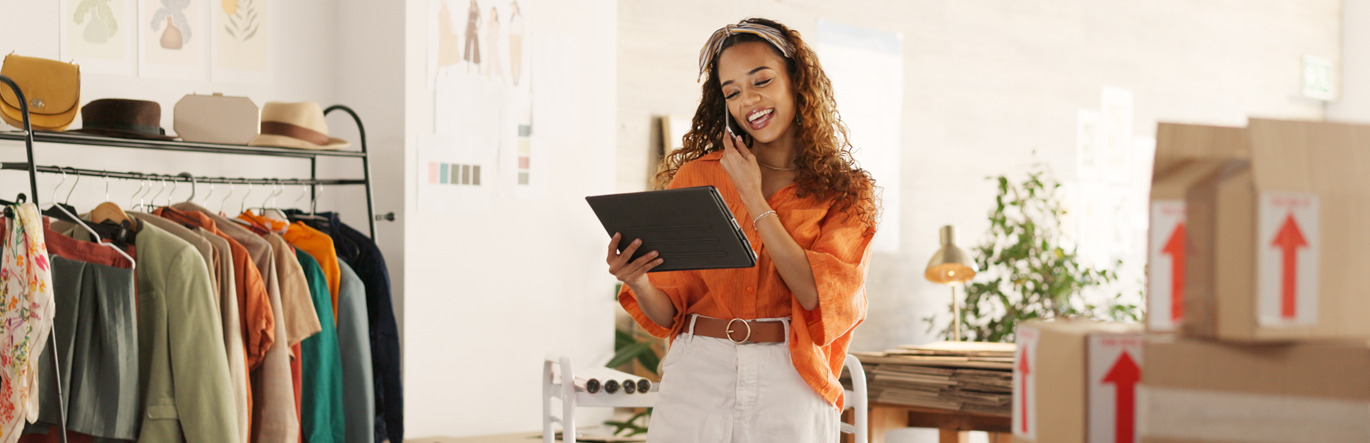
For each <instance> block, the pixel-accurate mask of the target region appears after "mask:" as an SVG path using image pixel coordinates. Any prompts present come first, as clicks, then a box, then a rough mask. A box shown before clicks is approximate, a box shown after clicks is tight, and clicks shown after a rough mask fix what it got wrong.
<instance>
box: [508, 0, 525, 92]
mask: <svg viewBox="0 0 1370 443" xmlns="http://www.w3.org/2000/svg"><path fill="white" fill-rule="evenodd" d="M509 10H510V12H509V76H510V77H512V78H513V83H514V86H518V85H519V77H520V76H522V75H523V11H521V10H520V9H519V2H512V3H509Z"/></svg>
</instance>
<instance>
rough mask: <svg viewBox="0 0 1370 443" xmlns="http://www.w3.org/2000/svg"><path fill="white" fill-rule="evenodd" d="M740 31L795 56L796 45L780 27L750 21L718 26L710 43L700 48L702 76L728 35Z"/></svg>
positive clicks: (787, 55) (700, 71)
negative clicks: (792, 43)
mask: <svg viewBox="0 0 1370 443" xmlns="http://www.w3.org/2000/svg"><path fill="white" fill-rule="evenodd" d="M739 33H745V34H752V35H755V36H757V37H761V38H763V39H765V40H766V41H767V42H770V44H771V46H775V48H776V49H779V50H780V54H781V55H784V56H785V58H793V54H794V45H791V44H790V41H789V40H787V39H785V34H783V33H781V32H780V30H779V29H775V28H772V27H770V26H766V25H762V24H757V23H748V22H742V23H738V24H736V25H726V26H724V27H722V28H718V30H717V31H714V35H712V36H709V41H708V43H705V44H704V47H703V48H701V49H700V50H699V76H700V77H703V76H704V71H705V70H707V69H709V63H710V62H712V61H713V59H714V57H718V53H719V52H722V51H723V41H724V40H727V39H728V37H732V36H733V35H735V34H739Z"/></svg>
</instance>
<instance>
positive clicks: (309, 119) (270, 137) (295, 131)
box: [247, 102, 349, 150]
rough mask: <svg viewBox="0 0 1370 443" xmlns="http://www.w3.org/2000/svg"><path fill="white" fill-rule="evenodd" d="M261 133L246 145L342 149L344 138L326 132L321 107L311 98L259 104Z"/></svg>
mask: <svg viewBox="0 0 1370 443" xmlns="http://www.w3.org/2000/svg"><path fill="white" fill-rule="evenodd" d="M261 129H262V133H261V134H259V135H257V136H256V137H254V138H253V139H252V141H249V142H247V144H248V145H249V146H276V147H282V148H296V149H329V150H331V149H342V148H345V147H347V146H348V145H349V144H348V143H347V141H346V140H342V139H338V138H333V137H329V136H328V123H326V122H324V118H323V109H321V108H319V104H318V103H315V102H301V103H282V102H267V103H266V105H264V106H262V128H261Z"/></svg>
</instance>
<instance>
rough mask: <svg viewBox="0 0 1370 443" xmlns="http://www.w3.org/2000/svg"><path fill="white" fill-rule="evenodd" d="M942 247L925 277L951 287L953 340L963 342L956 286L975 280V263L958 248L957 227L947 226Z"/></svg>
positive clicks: (929, 264)
mask: <svg viewBox="0 0 1370 443" xmlns="http://www.w3.org/2000/svg"><path fill="white" fill-rule="evenodd" d="M941 237H942V247H941V248H940V249H938V250H937V253H936V254H933V255H932V260H928V268H927V270H926V271H924V272H923V276H924V277H925V278H927V279H928V281H930V282H933V283H939V284H944V285H948V286H951V315H952V320H951V321H952V329H951V333H952V340H953V341H961V308H960V305H959V303H958V301H957V299H956V286H957V285H959V284H962V283H965V282H967V281H970V279H972V278H975V273H976V272H977V271H976V269H975V262H974V261H973V260H971V259H970V256H968V255H966V252H965V251H962V250H961V248H960V247H958V246H956V227H954V226H951V225H947V226H943V227H942V231H941Z"/></svg>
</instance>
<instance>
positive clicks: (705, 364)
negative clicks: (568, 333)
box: [647, 316, 841, 443]
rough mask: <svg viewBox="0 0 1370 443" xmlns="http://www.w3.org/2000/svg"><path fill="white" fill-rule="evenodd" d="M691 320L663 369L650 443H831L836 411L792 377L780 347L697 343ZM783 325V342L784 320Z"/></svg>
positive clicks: (704, 339) (715, 341) (783, 345)
mask: <svg viewBox="0 0 1370 443" xmlns="http://www.w3.org/2000/svg"><path fill="white" fill-rule="evenodd" d="M694 318H695V317H694V316H689V317H687V319H686V321H689V322H690V323H689V324H688V325H687V327H686V329H685V331H684V332H682V333H681V334H680V336H679V337H676V339H675V342H674V343H673V344H672V345H671V349H670V350H669V351H667V353H666V358H665V360H664V361H663V362H662V378H661V393H660V397H659V399H658V400H657V405H656V409H655V410H653V411H652V419H651V423H650V425H649V426H648V433H647V441H648V442H649V443H672V442H681V443H719V442H732V443H742V442H746V443H752V442H777V443H780V442H784V443H808V442H813V443H832V442H836V441H838V432H839V429H840V428H839V426H841V424H840V422H839V420H840V418H839V415H838V412H837V408H835V407H833V406H832V405H830V404H828V402H827V401H826V400H824V399H823V397H820V396H819V395H818V393H817V392H815V391H814V390H813V388H811V387H809V385H808V383H805V382H804V379H803V378H800V377H799V372H797V371H795V369H794V364H793V363H791V362H790V348H789V346H788V345H787V344H786V343H749V344H744V345H737V344H733V343H732V342H731V341H729V340H726V339H721V338H713V337H703V336H695V335H694V334H693V331H694ZM776 320H777V321H784V322H785V325H786V326H785V327H786V332H787V333H786V334H785V335H786V337H788V336H789V334H788V332H789V329H788V328H789V319H776Z"/></svg>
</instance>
